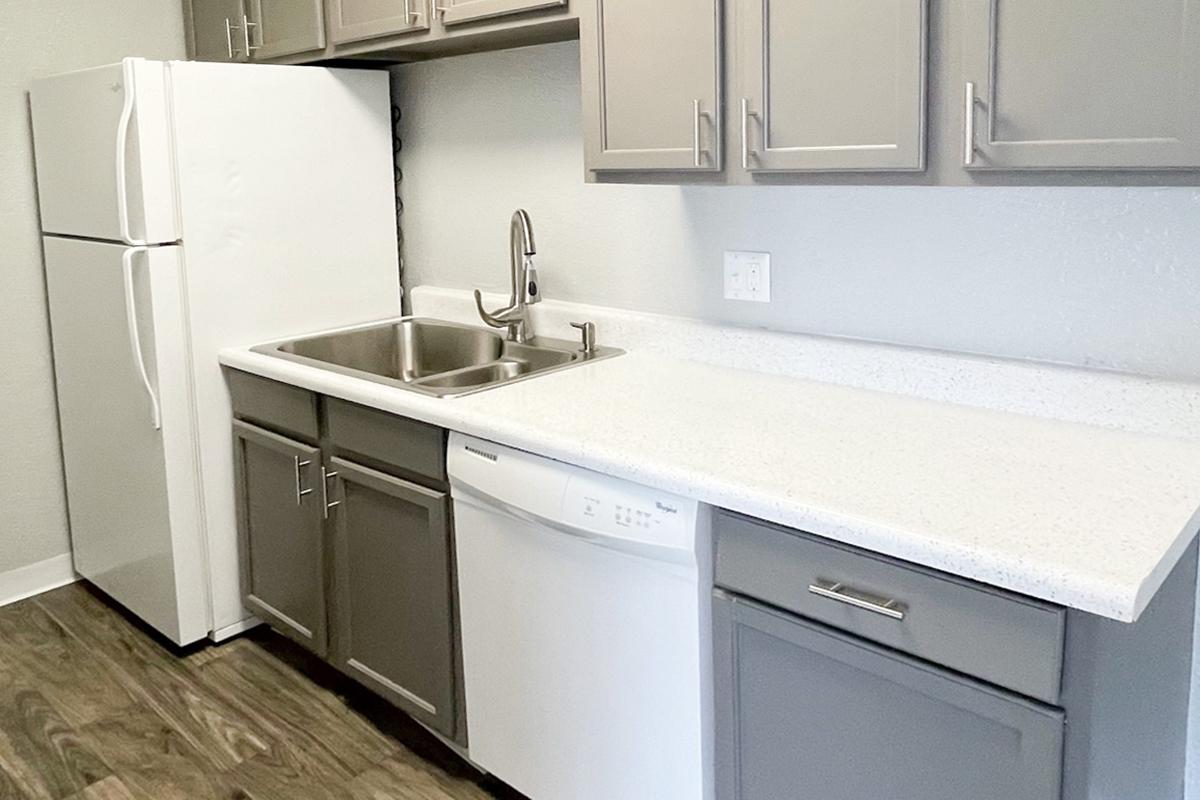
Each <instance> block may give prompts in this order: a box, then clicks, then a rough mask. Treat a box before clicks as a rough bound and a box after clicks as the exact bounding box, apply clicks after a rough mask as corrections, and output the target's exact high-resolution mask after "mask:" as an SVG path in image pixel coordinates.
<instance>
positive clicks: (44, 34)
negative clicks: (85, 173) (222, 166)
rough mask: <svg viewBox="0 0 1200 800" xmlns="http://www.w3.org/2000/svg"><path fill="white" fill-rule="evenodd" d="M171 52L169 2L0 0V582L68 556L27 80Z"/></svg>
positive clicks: (175, 9) (175, 45) (179, 30)
mask: <svg viewBox="0 0 1200 800" xmlns="http://www.w3.org/2000/svg"><path fill="white" fill-rule="evenodd" d="M183 54H184V41H183V15H182V12H181V11H180V4H179V3H178V2H174V0H105V2H97V1H96V0H0V243H2V245H3V247H2V248H0V343H2V345H0V382H2V383H0V442H4V448H5V457H4V458H2V459H0V498H2V502H3V517H2V520H3V521H0V574H2V573H4V572H6V571H8V570H11V569H16V568H18V567H22V566H26V565H28V564H33V563H36V562H38V561H42V560H45V559H48V558H52V557H54V556H56V555H60V554H62V553H65V552H67V551H68V550H69V543H68V538H67V517H66V505H65V500H64V497H63V487H62V464H61V459H60V455H59V443H58V428H57V420H56V418H55V407H54V379H53V372H52V364H51V357H50V337H49V330H48V327H47V320H46V296H45V282H44V279H43V277H42V251H41V239H40V238H39V235H38V212H37V197H36V192H35V188H34V176H33V152H32V147H31V143H30V133H29V106H28V100H27V96H26V91H27V90H28V87H29V81H30V79H32V78H35V77H38V76H41V75H47V74H52V73H55V72H62V71H65V70H72V69H79V68H82V67H90V66H96V65H98V64H106V63H110V62H113V61H117V60H119V59H120V58H122V57H123V56H126V55H141V56H148V57H152V58H177V57H181V56H182V55H183ZM2 588H3V587H0V589H2Z"/></svg>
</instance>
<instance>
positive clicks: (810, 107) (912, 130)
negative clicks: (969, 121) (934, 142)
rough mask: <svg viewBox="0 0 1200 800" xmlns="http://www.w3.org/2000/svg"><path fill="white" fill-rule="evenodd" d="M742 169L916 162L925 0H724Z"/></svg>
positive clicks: (921, 126) (889, 166)
mask: <svg viewBox="0 0 1200 800" xmlns="http://www.w3.org/2000/svg"><path fill="white" fill-rule="evenodd" d="M730 2H731V3H733V5H734V6H735V7H736V13H735V15H734V22H733V26H732V27H733V37H734V42H735V48H736V53H737V56H736V61H735V64H734V74H735V77H734V81H733V84H734V86H735V87H736V88H735V90H734V97H735V101H736V102H737V104H738V107H737V113H738V114H739V116H740V122H739V128H740V139H741V142H740V146H741V162H742V168H743V169H744V170H746V171H749V172H786V171H821V170H824V171H853V170H871V171H877V170H920V169H922V168H923V167H924V164H925V82H926V81H925V64H926V52H925V51H926V3H927V0H730Z"/></svg>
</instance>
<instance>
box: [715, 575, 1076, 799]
mask: <svg viewBox="0 0 1200 800" xmlns="http://www.w3.org/2000/svg"><path fill="white" fill-rule="evenodd" d="M714 625H715V642H714V645H715V650H716V673H715V675H716V677H715V680H716V686H717V698H718V705H717V709H716V714H717V750H718V761H717V786H718V791H717V797H718V799H719V800H780V798H785V797H797V798H800V797H804V798H808V797H812V798H821V800H866V798H888V800H964V798H971V800H1058V798H1059V797H1060V791H1061V783H1062V753H1063V730H1064V723H1063V712H1062V711H1061V710H1059V709H1055V708H1051V707H1048V706H1043V705H1040V704H1037V703H1034V702H1033V701H1030V700H1025V699H1023V698H1020V697H1018V696H1016V695H1013V694H1009V693H1006V692H1003V691H1000V690H998V689H994V688H991V687H989V686H987V685H985V684H982V683H979V682H976V681H973V680H970V679H968V678H964V677H962V676H960V675H957V674H955V673H951V672H947V671H945V670H941V669H938V668H936V667H933V666H930V665H928V664H926V663H924V662H921V661H918V660H916V659H912V658H909V657H906V656H903V655H900V654H897V653H895V652H894V651H891V650H888V649H886V648H883V647H878V646H875V645H872V644H869V643H867V642H865V641H863V640H860V639H856V638H854V637H850V636H848V635H845V634H841V633H838V632H836V631H834V630H832V629H830V628H826V627H824V626H821V625H819V624H817V623H812V622H808V621H805V620H803V619H801V618H799V617H791V616H789V615H785V614H783V613H781V612H777V611H774V610H770V609H768V608H766V607H764V606H760V605H758V604H756V603H753V602H751V601H748V600H744V599H741V598H735V597H732V596H730V595H727V594H725V593H723V592H719V591H718V592H717V593H716V595H715V598H714Z"/></svg>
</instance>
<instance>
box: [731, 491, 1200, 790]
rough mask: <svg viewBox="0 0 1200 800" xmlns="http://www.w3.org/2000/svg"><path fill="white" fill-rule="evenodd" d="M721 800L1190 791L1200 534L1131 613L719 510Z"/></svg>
mask: <svg viewBox="0 0 1200 800" xmlns="http://www.w3.org/2000/svg"><path fill="white" fill-rule="evenodd" d="M713 537H714V543H715V559H714V577H715V582H716V584H717V589H716V591H715V592H714V595H713V632H714V635H713V650H714V677H715V681H714V683H715V698H716V705H715V710H716V715H715V716H716V754H717V758H716V778H717V782H716V784H717V800H778V798H792V797H795V798H810V797H813V798H821V800H867V799H868V798H888V800H963V799H964V798H970V799H971V800H1098V799H1099V798H1106V799H1107V798H1113V799H1114V800H1115V799H1116V798H1120V800H1183V797H1184V792H1183V787H1184V767H1185V762H1186V752H1187V738H1188V736H1187V734H1188V708H1189V705H1190V695H1191V673H1192V663H1191V658H1192V628H1193V621H1194V618H1195V601H1196V565H1197V557H1198V556H1197V553H1198V548H1200V546H1198V544H1197V543H1193V544H1192V546H1191V547H1190V548H1189V549H1188V551H1187V552H1186V553H1185V554H1184V555H1183V557H1182V558H1181V559H1180V561H1179V563H1178V564H1177V565H1176V566H1175V568H1174V570H1173V571H1172V572H1171V574H1170V576H1168V577H1167V579H1166V581H1165V582H1164V583H1163V585H1162V587H1161V588H1160V589H1159V590H1158V593H1157V594H1156V595H1155V598H1154V600H1153V602H1151V604H1150V605H1149V607H1148V608H1147V609H1146V610H1145V611H1144V612H1143V614H1142V615H1141V617H1140V618H1139V619H1138V620H1137V622H1134V623H1123V622H1116V621H1114V620H1108V619H1101V618H1098V617H1095V616H1093V615H1090V614H1084V613H1082V612H1078V611H1072V610H1068V609H1064V608H1060V607H1057V606H1053V605H1051V604H1048V603H1044V602H1041V601H1036V600H1033V599H1031V598H1027V597H1022V596H1021V595H1016V594H1013V593H1011V592H1005V591H1002V590H999V589H996V588H993V587H988V586H984V585H981V584H977V583H974V582H972V581H968V580H965V579H963V578H958V577H954V576H950V575H946V574H943V573H939V572H936V571H934V570H931V569H928V568H926V567H922V566H918V565H915V564H911V563H907V562H904V561H899V560H896V559H892V558H887V557H885V556H882V555H879V554H876V553H870V552H865V551H863V550H859V549H856V548H852V547H849V546H847V545H843V544H838V543H834V542H831V541H829V540H827V539H821V538H820V537H817V536H813V535H811V534H809V533H805V532H802V531H796V530H792V529H789V528H784V527H782V526H779V525H772V524H769V523H765V522H763V521H761V520H755V519H752V518H750V517H745V516H742V515H739V514H734V513H732V512H729V511H724V510H720V509H718V510H717V511H715V512H714V514H713Z"/></svg>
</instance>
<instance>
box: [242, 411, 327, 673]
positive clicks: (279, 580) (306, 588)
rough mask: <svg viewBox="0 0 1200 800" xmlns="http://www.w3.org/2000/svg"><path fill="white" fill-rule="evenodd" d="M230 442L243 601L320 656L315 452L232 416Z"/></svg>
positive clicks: (321, 569) (320, 545)
mask: <svg viewBox="0 0 1200 800" xmlns="http://www.w3.org/2000/svg"><path fill="white" fill-rule="evenodd" d="M233 443H234V469H235V475H236V482H237V506H238V507H237V512H238V538H239V542H240V548H241V562H242V564H241V566H242V575H241V580H242V600H243V602H245V604H246V607H247V608H248V609H250V610H251V611H253V612H254V613H255V614H256V615H258V617H259V618H261V619H263V620H264V621H266V622H267V623H269V624H270V625H271V626H272V627H274V628H275V629H276V630H278V631H279V632H281V633H283V634H284V635H286V636H289V637H290V638H292V639H295V640H296V641H297V642H300V643H301V644H302V645H304V646H305V647H307V648H309V649H310V650H312V651H313V652H315V653H317V654H318V655H321V656H324V655H325V654H326V653H327V650H328V648H327V646H326V635H325V630H326V626H325V558H324V548H325V539H324V534H323V530H324V525H323V519H322V512H321V500H320V491H319V490H320V485H319V484H320V481H321V473H320V467H321V455H320V451H319V450H318V449H317V448H315V447H309V446H308V445H306V444H301V443H299V442H295V441H292V440H291V439H288V438H286V437H283V436H279V435H278V434H274V433H270V432H269V431H265V430H262V429H261V428H257V427H255V426H253V425H248V424H246V423H245V422H241V421H237V420H235V421H234V423H233Z"/></svg>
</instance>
